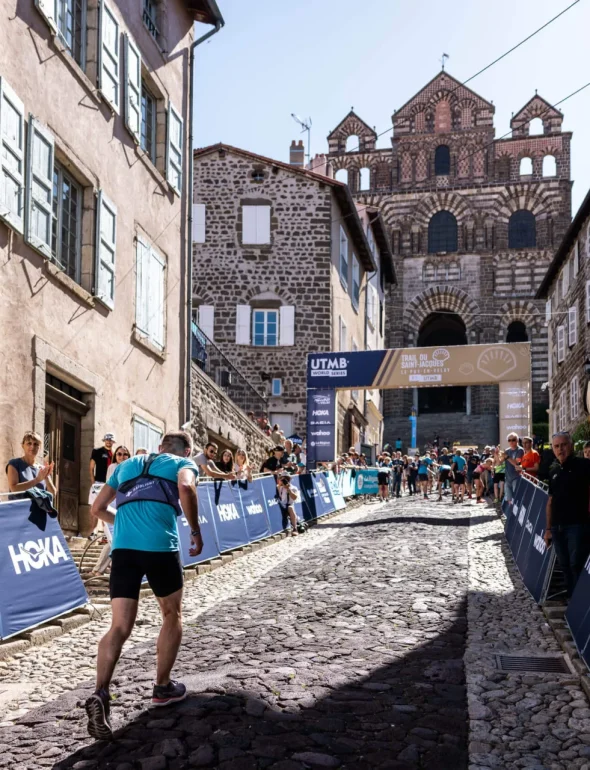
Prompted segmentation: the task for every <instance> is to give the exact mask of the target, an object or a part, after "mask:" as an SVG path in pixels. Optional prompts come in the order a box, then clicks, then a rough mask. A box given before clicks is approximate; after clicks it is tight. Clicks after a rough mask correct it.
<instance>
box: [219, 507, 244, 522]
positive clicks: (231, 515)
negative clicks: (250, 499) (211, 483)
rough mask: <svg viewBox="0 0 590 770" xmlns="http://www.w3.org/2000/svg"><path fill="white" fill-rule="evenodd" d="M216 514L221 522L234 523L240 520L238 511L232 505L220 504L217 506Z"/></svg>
mask: <svg viewBox="0 0 590 770" xmlns="http://www.w3.org/2000/svg"><path fill="white" fill-rule="evenodd" d="M217 512H218V513H219V518H220V519H221V521H234V520H235V519H239V518H240V514H239V513H238V509H237V508H236V506H235V505H234V504H233V503H222V504H221V505H218V506H217Z"/></svg>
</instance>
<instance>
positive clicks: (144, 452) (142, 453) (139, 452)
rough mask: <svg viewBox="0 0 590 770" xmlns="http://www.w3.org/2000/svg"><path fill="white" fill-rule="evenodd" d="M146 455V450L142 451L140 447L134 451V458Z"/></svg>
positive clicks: (142, 448)
mask: <svg viewBox="0 0 590 770" xmlns="http://www.w3.org/2000/svg"><path fill="white" fill-rule="evenodd" d="M147 453H148V451H147V449H144V447H140V448H139V449H138V450H137V451H136V453H135V456H136V457H137V455H146V454H147Z"/></svg>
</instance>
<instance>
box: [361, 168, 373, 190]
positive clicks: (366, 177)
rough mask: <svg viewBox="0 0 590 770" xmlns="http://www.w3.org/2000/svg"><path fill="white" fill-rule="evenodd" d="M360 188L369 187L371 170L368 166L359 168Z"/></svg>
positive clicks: (368, 188) (365, 188)
mask: <svg viewBox="0 0 590 770" xmlns="http://www.w3.org/2000/svg"><path fill="white" fill-rule="evenodd" d="M359 179H360V188H359V189H361V190H370V189H371V170H370V169H368V168H361V170H360V174H359Z"/></svg>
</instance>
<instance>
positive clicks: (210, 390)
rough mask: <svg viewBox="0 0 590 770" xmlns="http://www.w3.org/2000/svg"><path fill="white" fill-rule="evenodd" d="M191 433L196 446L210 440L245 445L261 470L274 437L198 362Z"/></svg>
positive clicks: (224, 443) (241, 446)
mask: <svg viewBox="0 0 590 770" xmlns="http://www.w3.org/2000/svg"><path fill="white" fill-rule="evenodd" d="M191 405H192V435H193V441H194V442H195V447H198V448H199V450H200V449H202V448H203V447H204V446H205V444H206V443H207V442H208V441H218V442H219V444H220V445H221V446H223V447H225V446H229V447H230V448H231V449H232V451H233V452H234V456H235V449H245V450H246V452H247V453H248V458H249V460H250V463H251V465H252V467H253V468H255V469H256V470H258V468H259V467H260V465H262V463H263V461H264V460H265V459H266V458H267V457H268V453H267V449H268V448H269V447H271V446H272V441H271V440H270V438H269V437H268V436H266V435H265V434H264V433H263V432H262V431H261V430H260V428H259V427H258V426H257V425H256V424H255V423H253V422H252V420H250V419H249V417H248V416H247V415H246V413H245V412H243V411H242V410H241V409H239V408H238V407H237V406H236V405H235V404H234V402H233V401H231V400H230V399H229V398H228V397H227V396H226V394H225V393H224V392H223V390H221V388H219V387H218V386H217V385H216V384H215V383H214V382H213V380H212V379H211V378H210V377H207V375H206V374H204V373H203V372H202V371H201V369H199V367H198V366H195V365H194V364H193V367H192V394H191Z"/></svg>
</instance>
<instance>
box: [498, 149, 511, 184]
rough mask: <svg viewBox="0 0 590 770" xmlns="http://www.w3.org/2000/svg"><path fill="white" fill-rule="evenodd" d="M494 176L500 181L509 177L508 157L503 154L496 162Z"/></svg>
mask: <svg viewBox="0 0 590 770" xmlns="http://www.w3.org/2000/svg"><path fill="white" fill-rule="evenodd" d="M496 178H497V179H500V180H502V181H507V180H509V179H510V157H509V156H508V155H503V156H502V157H501V158H498V160H497V162H496Z"/></svg>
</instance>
